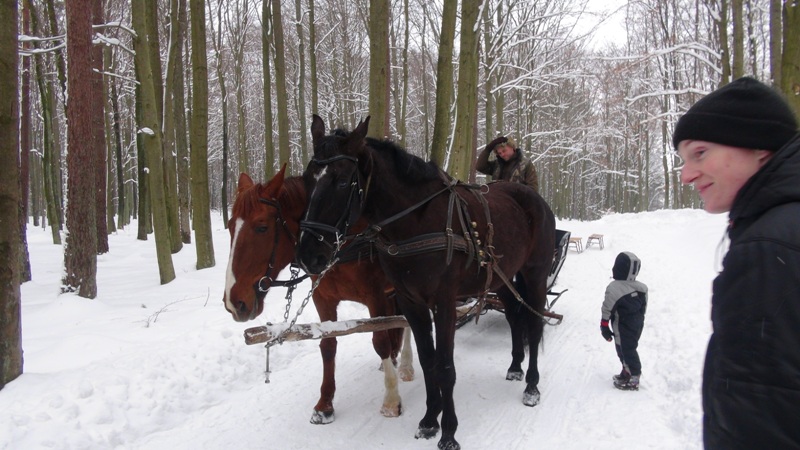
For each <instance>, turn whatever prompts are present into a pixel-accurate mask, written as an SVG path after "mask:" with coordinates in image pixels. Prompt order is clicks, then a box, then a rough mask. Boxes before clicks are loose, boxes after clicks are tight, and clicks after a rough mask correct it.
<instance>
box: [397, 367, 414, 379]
mask: <svg viewBox="0 0 800 450" xmlns="http://www.w3.org/2000/svg"><path fill="white" fill-rule="evenodd" d="M397 374H398V375H399V376H400V379H401V380H403V381H414V368H413V367H400V368H399V369H397Z"/></svg>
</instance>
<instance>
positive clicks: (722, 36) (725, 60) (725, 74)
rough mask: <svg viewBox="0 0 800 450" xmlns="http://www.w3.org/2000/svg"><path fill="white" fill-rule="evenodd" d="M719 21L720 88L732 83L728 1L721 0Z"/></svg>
mask: <svg viewBox="0 0 800 450" xmlns="http://www.w3.org/2000/svg"><path fill="white" fill-rule="evenodd" d="M719 5H720V6H719V21H718V22H717V30H718V31H719V45H720V47H721V50H722V59H721V61H720V63H721V64H722V79H721V80H720V82H719V85H720V86H724V85H726V84H728V83H730V82H731V70H732V69H731V50H730V48H731V47H730V45H729V44H728V0H719Z"/></svg>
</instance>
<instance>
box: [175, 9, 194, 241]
mask: <svg viewBox="0 0 800 450" xmlns="http://www.w3.org/2000/svg"><path fill="white" fill-rule="evenodd" d="M173 14H175V13H173ZM175 15H176V17H177V22H176V24H175V25H174V26H177V27H178V37H177V40H178V42H179V44H178V48H177V55H176V56H175V88H174V89H173V91H172V102H173V105H172V110H173V112H174V114H175V153H176V156H177V165H178V213H179V219H178V220H179V222H180V234H181V242H183V243H184V244H191V243H192V228H191V225H190V222H189V218H190V216H191V214H190V208H191V204H190V186H189V183H190V180H189V144H188V142H187V141H186V139H187V130H186V97H185V95H184V93H183V90H184V88H185V82H184V80H185V78H184V64H183V58H184V53H183V46H184V45H185V44H186V0H178V12H177V14H175Z"/></svg>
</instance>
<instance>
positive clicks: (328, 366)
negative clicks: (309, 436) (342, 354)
mask: <svg viewBox="0 0 800 450" xmlns="http://www.w3.org/2000/svg"><path fill="white" fill-rule="evenodd" d="M336 346H337V342H336V338H335V337H333V338H325V339H322V340H321V341H320V343H319V351H320V354H321V355H322V385H321V386H320V388H319V400H318V401H317V405H316V406H314V412H313V413H312V414H311V423H313V424H317V425H324V424H327V423H331V422H333V420H334V419H335V417H334V414H333V396H334V394H335V393H336V376H335V371H336Z"/></svg>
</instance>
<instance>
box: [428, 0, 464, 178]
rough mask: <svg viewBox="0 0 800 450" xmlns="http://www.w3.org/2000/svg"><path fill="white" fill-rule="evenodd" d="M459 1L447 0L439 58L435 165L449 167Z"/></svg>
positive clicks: (433, 145) (434, 131)
mask: <svg viewBox="0 0 800 450" xmlns="http://www.w3.org/2000/svg"><path fill="white" fill-rule="evenodd" d="M457 8H458V0H444V6H443V9H442V31H441V35H440V38H439V56H438V58H437V63H436V108H435V113H434V114H435V115H434V120H433V138H432V139H431V151H430V154H431V161H433V162H435V163H436V164H438V165H439V166H440V167H445V158H446V157H447V137H448V136H449V135H450V106H451V104H452V103H451V102H452V100H453V49H454V43H453V42H454V39H455V34H456V12H457Z"/></svg>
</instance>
